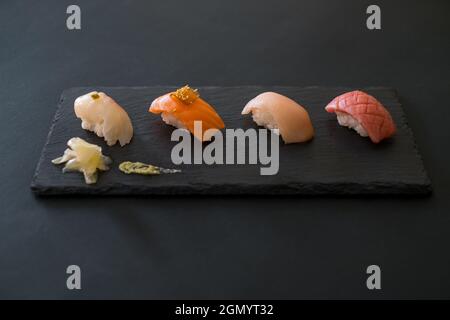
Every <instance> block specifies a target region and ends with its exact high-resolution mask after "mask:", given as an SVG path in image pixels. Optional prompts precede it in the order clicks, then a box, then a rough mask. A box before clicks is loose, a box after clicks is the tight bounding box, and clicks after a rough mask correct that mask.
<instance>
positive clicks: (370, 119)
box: [325, 90, 396, 143]
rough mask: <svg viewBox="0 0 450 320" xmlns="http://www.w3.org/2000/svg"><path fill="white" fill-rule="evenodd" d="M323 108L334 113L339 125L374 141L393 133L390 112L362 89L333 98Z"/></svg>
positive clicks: (394, 129)
mask: <svg viewBox="0 0 450 320" xmlns="http://www.w3.org/2000/svg"><path fill="white" fill-rule="evenodd" d="M325 110H326V111H327V112H330V113H336V115H337V119H338V122H339V124H340V125H341V126H346V127H349V128H352V129H354V130H355V131H357V132H358V133H359V134H360V135H361V136H363V137H367V136H369V138H370V140H372V142H374V143H379V142H380V141H381V140H383V139H386V138H389V137H391V136H392V135H394V133H395V131H396V128H395V124H394V121H393V120H392V117H391V115H390V113H389V112H388V111H387V110H386V109H385V107H384V106H383V105H382V104H381V103H380V102H379V101H378V100H377V99H375V98H374V97H372V96H371V95H368V94H367V93H365V92H363V91H358V90H357V91H351V92H347V93H344V94H342V95H340V96H338V97H336V98H334V99H333V101H331V102H330V103H329V104H328V105H327V106H326V107H325Z"/></svg>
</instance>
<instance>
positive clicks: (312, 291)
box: [0, 0, 450, 299]
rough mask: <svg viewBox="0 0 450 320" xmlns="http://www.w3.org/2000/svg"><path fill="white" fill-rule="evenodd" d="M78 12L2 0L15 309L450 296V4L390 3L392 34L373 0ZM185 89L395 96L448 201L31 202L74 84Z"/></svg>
mask: <svg viewBox="0 0 450 320" xmlns="http://www.w3.org/2000/svg"><path fill="white" fill-rule="evenodd" d="M72 2H73V1H65V0H64V1H61V0H59V1H56V0H55V1H40V2H37V1H17V0H14V1H12V0H10V1H2V2H1V3H0V44H1V45H0V97H1V101H0V115H1V120H2V123H1V126H0V146H1V148H2V151H1V156H0V165H1V168H2V170H1V171H0V181H1V184H0V257H1V258H0V298H237V299H238V298H253V299H262V298H290V299H295V298H450V272H449V270H450V251H449V245H450V212H449V211H450V210H449V209H450V197H449V191H450V185H449V181H450V180H449V178H450V173H449V169H448V164H449V162H450V152H449V148H448V141H449V139H450V134H449V133H450V131H449V129H448V123H449V120H450V106H449V104H448V101H449V100H448V98H449V89H450V67H449V60H448V59H449V56H450V42H449V35H450V23H449V20H448V12H449V9H450V2H449V1H445V0H443V1H377V4H378V5H379V6H380V7H381V12H382V30H377V31H369V30H368V29H367V28H366V22H365V21H366V17H367V15H366V13H365V11H366V8H367V6H368V5H369V4H371V2H369V1H357V0H355V1H339V2H338V1H312V0H309V1H300V0H276V1H275V0H268V1H260V0H232V1H220V2H219V1H206V0H204V1H197V0H192V1H189V2H186V1H172V0H164V1H144V0H142V1H120V2H119V1H114V2H113V1H95V3H94V1H88V0H78V1H76V3H77V4H78V5H79V6H80V7H81V11H82V29H81V30H79V31H69V30H67V28H66V23H65V22H66V17H67V15H66V8H67V6H68V5H70V4H72ZM185 83H189V84H191V85H192V86H201V85H247V84H248V85H252V84H260V85H296V86H310V85H325V86H353V87H364V86H389V87H394V88H396V89H398V92H399V95H400V100H401V102H402V103H403V105H404V108H405V112H406V114H407V117H408V120H409V123H410V125H411V127H412V128H413V130H414V134H415V137H416V140H417V142H418V145H419V150H420V152H421V153H422V155H423V158H424V163H425V166H426V168H427V171H428V173H429V175H430V178H431V180H432V183H433V188H434V193H433V195H432V196H431V197H428V198H395V197H390V198H386V197H384V198H361V197H359V198H356V197H353V198H344V199H343V198H337V197H336V198H333V197H330V198H300V197H271V198H261V197H205V196H203V197H192V196H189V197H188V196H181V197H176V198H174V197H148V198H143V197H140V198H139V197H135V198H129V197H128V198H111V197H110V198H93V197H91V198H89V197H84V198H76V197H61V198H38V197H35V196H34V195H33V194H32V193H31V192H30V189H29V184H30V181H31V178H32V175H33V172H34V169H35V166H36V163H37V160H38V158H39V155H40V152H41V150H42V147H43V144H44V141H45V139H46V136H47V132H48V129H49V125H50V122H51V119H52V117H53V115H54V112H55V108H56V105H57V102H58V99H59V95H60V93H61V92H62V90H63V89H65V88H68V87H73V86H97V85H98V86H100V85H101V86H140V85H142V86H144V85H160V84H164V85H166V84H172V85H181V84H185ZM71 264H76V265H79V266H80V267H81V270H82V290H80V291H76V290H73V291H69V290H67V288H66V277H67V274H66V267H67V266H68V265H71ZM371 264H377V265H379V266H380V267H381V271H382V278H381V279H382V280H381V281H382V289H381V290H380V291H369V290H368V289H367V288H366V277H367V275H366V268H367V266H368V265H371Z"/></svg>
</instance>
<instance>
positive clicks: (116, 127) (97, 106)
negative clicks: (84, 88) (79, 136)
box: [74, 91, 133, 147]
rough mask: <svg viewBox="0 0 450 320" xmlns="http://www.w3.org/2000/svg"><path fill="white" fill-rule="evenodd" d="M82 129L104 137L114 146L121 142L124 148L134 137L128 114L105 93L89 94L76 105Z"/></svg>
mask: <svg viewBox="0 0 450 320" xmlns="http://www.w3.org/2000/svg"><path fill="white" fill-rule="evenodd" d="M74 109H75V114H76V116H77V118H80V119H81V127H82V128H83V129H85V130H89V131H93V132H95V134H96V135H98V136H99V137H103V138H104V139H105V141H106V143H107V144H108V146H112V145H114V144H116V142H117V141H119V143H120V145H121V146H122V147H123V146H124V145H126V144H127V143H130V141H131V138H132V137H133V126H132V125H131V120H130V117H129V116H128V114H127V112H126V111H125V110H124V109H123V108H122V107H121V106H119V104H117V102H115V101H114V100H113V99H112V98H110V97H109V96H107V95H106V94H105V93H103V92H97V91H93V92H89V93H87V94H85V95H82V96H80V97H78V98H77V99H76V100H75V103H74Z"/></svg>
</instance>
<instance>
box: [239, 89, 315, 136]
mask: <svg viewBox="0 0 450 320" xmlns="http://www.w3.org/2000/svg"><path fill="white" fill-rule="evenodd" d="M249 113H251V114H252V116H253V121H255V122H256V124H258V125H259V126H263V127H266V128H268V129H270V130H274V129H278V131H279V134H280V135H281V138H282V139H283V141H284V143H298V142H305V141H308V140H311V139H312V137H313V136H314V128H313V126H312V123H311V119H310V118H309V114H308V112H307V111H306V110H305V108H303V107H302V106H301V105H299V104H298V103H297V102H295V101H294V100H292V99H290V98H288V97H286V96H283V95H281V94H279V93H275V92H264V93H261V94H260V95H258V96H256V97H255V98H253V99H252V100H250V101H249V102H248V103H247V104H246V105H245V107H244V109H243V110H242V114H249Z"/></svg>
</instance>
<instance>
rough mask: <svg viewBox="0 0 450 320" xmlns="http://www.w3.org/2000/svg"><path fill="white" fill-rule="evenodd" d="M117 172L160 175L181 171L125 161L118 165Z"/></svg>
mask: <svg viewBox="0 0 450 320" xmlns="http://www.w3.org/2000/svg"><path fill="white" fill-rule="evenodd" d="M119 170H120V171H122V172H123V173H126V174H131V173H135V174H142V175H156V174H161V173H177V172H181V170H176V169H164V168H160V167H156V166H153V165H151V164H145V163H142V162H131V161H125V162H122V163H121V164H120V165H119Z"/></svg>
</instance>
